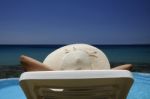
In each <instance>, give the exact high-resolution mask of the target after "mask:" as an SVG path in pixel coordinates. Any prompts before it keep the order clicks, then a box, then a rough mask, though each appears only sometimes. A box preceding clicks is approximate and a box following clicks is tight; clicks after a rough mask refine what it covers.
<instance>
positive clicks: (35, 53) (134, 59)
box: [0, 45, 150, 66]
mask: <svg viewBox="0 0 150 99" xmlns="http://www.w3.org/2000/svg"><path fill="white" fill-rule="evenodd" d="M61 46H62V45H0V66H1V65H9V66H13V65H18V64H20V63H19V57H20V55H22V54H24V55H28V56H31V57H33V58H35V59H37V60H40V61H43V60H44V59H45V57H46V56H47V55H48V54H49V53H51V52H52V51H53V50H55V49H57V48H59V47H61ZM95 46H96V47H98V48H99V49H101V50H102V51H103V52H104V53H105V54H106V55H107V57H108V59H109V61H110V62H111V63H133V64H141V65H149V64H150V45H95Z"/></svg>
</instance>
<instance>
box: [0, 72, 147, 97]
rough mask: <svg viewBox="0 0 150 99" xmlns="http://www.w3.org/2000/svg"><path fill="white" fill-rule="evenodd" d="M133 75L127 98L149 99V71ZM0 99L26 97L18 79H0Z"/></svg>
mask: <svg viewBox="0 0 150 99" xmlns="http://www.w3.org/2000/svg"><path fill="white" fill-rule="evenodd" d="M133 76H134V83H133V86H132V88H131V90H130V92H129V94H128V97H127V99H150V94H149V93H150V73H133ZM0 99H26V98H25V95H24V93H23V91H22V89H21V88H20V86H19V82H18V79H5V80H0Z"/></svg>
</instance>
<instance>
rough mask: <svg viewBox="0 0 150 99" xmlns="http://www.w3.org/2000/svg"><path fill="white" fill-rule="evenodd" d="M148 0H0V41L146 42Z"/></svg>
mask: <svg viewBox="0 0 150 99" xmlns="http://www.w3.org/2000/svg"><path fill="white" fill-rule="evenodd" d="M149 5H150V1H149V0H0V44H70V43H89V44H150V6H149Z"/></svg>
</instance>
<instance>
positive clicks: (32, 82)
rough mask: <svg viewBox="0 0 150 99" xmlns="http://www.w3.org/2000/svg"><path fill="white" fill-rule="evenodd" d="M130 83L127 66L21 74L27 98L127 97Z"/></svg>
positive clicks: (102, 98) (115, 98)
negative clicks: (110, 68) (111, 68)
mask: <svg viewBox="0 0 150 99" xmlns="http://www.w3.org/2000/svg"><path fill="white" fill-rule="evenodd" d="M132 83H133V77H132V74H131V72H129V71H126V70H78V71H39V72H25V73H23V74H22V75H21V77H20V85H21V87H22V89H23V91H24V93H25V95H26V97H27V99H126V96H127V94H128V91H129V89H130V87H131V85H132Z"/></svg>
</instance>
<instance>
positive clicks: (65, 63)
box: [43, 44, 110, 70]
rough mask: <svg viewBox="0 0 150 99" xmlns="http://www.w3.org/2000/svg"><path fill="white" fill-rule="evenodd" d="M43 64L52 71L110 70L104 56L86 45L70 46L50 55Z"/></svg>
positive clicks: (99, 51)
mask: <svg viewBox="0 0 150 99" xmlns="http://www.w3.org/2000/svg"><path fill="white" fill-rule="evenodd" d="M43 63H44V64H46V65H48V66H50V68H51V69H53V70H102V69H110V64H109V61H108V59H107V57H106V56H105V54H104V53H103V52H102V51H101V50H99V49H98V48H96V47H94V46H91V45H88V44H71V45H67V46H64V47H61V48H59V49H57V50H55V51H54V52H52V53H50V54H49V55H48V56H47V57H46V58H45V60H44V62H43Z"/></svg>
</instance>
